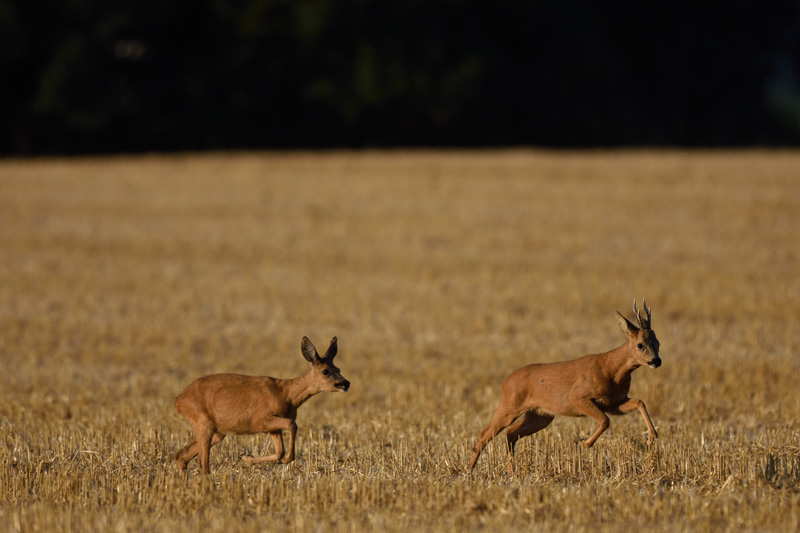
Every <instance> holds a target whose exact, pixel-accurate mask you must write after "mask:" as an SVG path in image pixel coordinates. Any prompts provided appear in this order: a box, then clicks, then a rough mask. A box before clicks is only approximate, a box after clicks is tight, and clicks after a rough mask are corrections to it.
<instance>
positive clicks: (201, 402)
mask: <svg viewBox="0 0 800 533" xmlns="http://www.w3.org/2000/svg"><path fill="white" fill-rule="evenodd" d="M300 348H301V351H302V353H303V357H305V358H306V360H307V361H308V362H309V363H311V369H309V370H308V372H306V373H305V374H303V375H302V376H299V377H296V378H294V379H277V378H271V377H269V376H244V375H241V374H213V375H210V376H204V377H201V378H198V379H197V380H195V381H194V382H192V383H191V384H190V385H189V386H188V387H186V389H185V390H184V391H183V392H182V393H181V394H180V396H178V397H177V398H176V399H175V409H177V410H178V412H179V413H180V414H181V415H183V417H184V418H186V420H187V421H188V422H189V424H190V425H191V426H192V429H193V430H194V438H193V439H192V440H191V441H190V442H189V444H187V445H186V446H184V447H183V449H181V450H180V451H178V452H177V453H176V454H175V460H176V461H177V462H178V468H179V469H180V470H181V472H183V471H185V470H186V464H187V463H188V462H189V461H191V460H192V459H194V457H195V456H197V455H199V456H200V470H201V471H202V472H203V473H206V474H208V472H209V453H210V450H211V447H212V446H213V445H215V444H217V443H219V442H221V441H222V439H224V438H225V436H226V435H230V434H234V435H244V434H248V435H249V434H254V433H268V434H269V436H270V437H272V442H273V443H274V445H275V453H274V454H272V455H268V456H265V457H247V456H245V457H242V460H243V461H245V462H246V463H250V464H258V463H267V462H277V461H281V462H282V463H290V462H292V461H293V460H294V440H295V435H296V433H297V423H295V419H297V408H298V407H300V406H301V405H302V404H303V403H304V402H305V401H306V400H308V399H309V398H311V397H312V396H314V395H315V394H318V393H320V392H326V391H328V392H334V391H342V392H347V389H349V388H350V382H349V381H347V380H346V379H344V378H343V377H342V375H341V373H340V372H339V369H338V368H336V367H335V366H334V364H333V358H334V357H335V356H336V352H337V341H336V337H334V338H333V340H331V344H330V346H329V347H328V351H327V352H325V356H324V357H320V356H319V354H318V353H317V350H316V348H314V345H313V344H311V341H310V340H308V337H303V342H302V344H301V347H300ZM283 431H288V432H289V445H288V448H289V451H288V453H286V454H284V448H283V437H282V432H283Z"/></svg>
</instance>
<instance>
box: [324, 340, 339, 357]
mask: <svg viewBox="0 0 800 533" xmlns="http://www.w3.org/2000/svg"><path fill="white" fill-rule="evenodd" d="M338 351H339V345H338V341H337V340H336V337H334V338H332V339H331V345H330V346H328V351H327V352H325V359H330V360H331V361H333V358H334V357H336V353H337V352H338Z"/></svg>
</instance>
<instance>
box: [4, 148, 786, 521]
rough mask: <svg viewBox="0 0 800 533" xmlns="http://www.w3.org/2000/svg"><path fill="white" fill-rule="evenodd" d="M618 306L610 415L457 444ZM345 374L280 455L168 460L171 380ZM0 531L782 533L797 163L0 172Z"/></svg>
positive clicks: (189, 159) (306, 158)
mask: <svg viewBox="0 0 800 533" xmlns="http://www.w3.org/2000/svg"><path fill="white" fill-rule="evenodd" d="M642 296H646V297H647V302H648V304H649V305H650V306H651V307H652V313H653V315H652V316H653V329H654V331H655V332H656V333H657V335H658V339H659V340H660V342H661V358H662V360H663V365H662V366H661V367H660V368H658V369H656V370H653V369H650V368H647V367H643V368H640V369H638V370H637V371H636V372H634V374H633V385H632V387H631V396H633V397H637V398H641V399H642V400H643V401H644V402H645V404H646V405H647V409H648V410H649V412H650V415H651V417H652V419H653V422H654V424H655V426H656V428H657V429H658V433H659V438H658V440H657V441H656V442H655V444H654V445H653V446H651V447H648V446H647V445H646V438H647V431H646V428H645V425H644V423H643V422H642V419H641V417H640V416H639V414H638V413H635V412H634V413H632V414H629V415H628V416H625V417H613V418H612V423H611V428H610V429H609V430H608V431H606V432H605V433H604V434H603V435H602V436H601V437H600V439H599V440H598V441H597V443H596V444H595V445H594V447H592V448H591V449H584V448H582V447H580V446H577V445H576V441H577V439H579V438H585V437H587V436H588V435H590V434H591V433H592V432H594V430H595V429H596V427H597V423H596V422H595V421H593V420H591V419H588V418H564V417H559V418H556V420H555V421H554V422H553V423H552V424H551V425H550V426H549V427H548V428H547V429H545V430H543V431H542V432H540V433H537V434H536V435H533V436H531V437H527V438H525V439H523V440H521V441H520V442H519V443H518V444H517V455H516V460H515V464H516V470H515V472H514V473H513V474H508V473H507V471H506V462H505V438H503V437H502V435H501V436H499V437H498V438H496V439H494V440H493V441H491V442H490V443H489V445H488V446H487V448H486V449H485V450H484V452H483V454H482V455H481V457H480V460H479V462H478V463H477V466H476V468H475V471H474V472H472V474H470V473H469V470H468V467H467V466H468V461H469V458H470V454H471V452H472V447H473V445H474V444H475V441H476V439H477V436H478V434H479V432H480V431H481V429H483V427H484V426H485V425H486V424H487V422H488V420H489V418H490V417H491V415H492V413H493V412H494V409H495V407H496V406H497V404H498V402H499V400H500V383H501V382H502V380H503V379H504V378H505V377H506V376H507V375H508V374H509V373H510V372H511V371H513V370H515V369H517V368H519V367H521V366H523V365H525V364H527V363H533V362H552V361H562V360H565V359H570V358H574V357H577V356H580V355H583V354H586V353H593V352H602V351H606V350H610V349H612V348H614V347H616V346H618V345H620V344H622V342H623V341H624V340H625V337H624V335H622V333H620V331H619V328H618V326H617V322H616V320H615V315H614V312H615V311H616V310H619V311H621V312H622V313H623V314H625V315H626V316H628V317H629V318H632V312H631V304H632V302H633V298H634V297H637V298H639V299H640V300H639V301H640V302H641V297H642ZM304 335H307V336H308V337H309V338H310V339H311V340H312V341H313V342H314V343H315V344H316V346H317V347H318V348H319V349H320V350H324V348H325V347H327V345H328V342H329V341H330V339H331V338H332V337H333V336H337V337H338V343H339V353H338V355H337V358H336V364H337V366H338V367H339V368H340V369H341V372H342V375H343V376H344V377H345V378H347V379H348V380H349V381H350V382H351V386H350V390H349V391H348V392H347V393H344V394H343V393H338V392H337V393H322V394H319V395H317V396H315V397H313V398H311V399H310V400H309V401H308V402H307V403H306V404H305V405H303V406H302V407H301V408H300V411H299V415H298V418H297V423H298V426H299V431H298V436H297V458H296V460H295V461H294V462H292V463H290V464H288V465H283V464H278V465H275V464H262V465H250V464H246V463H244V462H243V461H241V460H240V459H239V457H240V456H241V455H253V456H255V455H266V454H269V453H271V450H272V449H271V446H272V443H271V441H270V442H269V443H268V442H267V441H268V440H269V439H267V438H265V437H264V436H262V435H255V436H238V437H234V436H232V437H229V438H227V439H225V440H224V441H223V442H222V443H220V444H219V445H217V446H215V447H214V448H213V449H212V452H211V473H210V475H209V476H203V475H202V474H200V473H199V471H198V469H199V465H198V462H197V461H196V460H195V461H192V462H190V463H189V465H188V470H187V475H186V476H182V475H181V474H180V473H179V471H178V468H177V466H176V464H175V462H174V460H173V457H174V454H175V452H176V451H177V450H178V449H180V448H181V447H182V446H184V444H186V442H187V441H188V440H189V439H190V437H191V429H190V427H189V425H188V424H187V423H186V421H185V420H184V419H183V418H181V417H180V416H179V415H178V413H177V412H176V411H175V407H174V405H173V402H174V399H175V397H176V396H177V395H178V394H180V393H181V391H182V390H183V389H184V388H185V387H186V386H187V385H188V384H189V383H190V382H192V381H193V380H194V379H195V378H197V377H199V376H201V375H204V374H211V373H217V372H236V373H245V374H264V375H270V376H276V377H284V378H288V377H294V376H297V375H300V374H301V373H302V372H305V371H306V369H307V368H308V366H309V365H308V363H307V362H306V361H305V359H304V358H303V355H302V354H301V351H300V341H301V339H302V337H303V336H304ZM0 357H1V358H2V362H3V372H2V375H1V376H0V433H1V434H2V437H0V439H1V440H0V523H2V524H3V527H2V528H1V529H4V530H7V531H62V530H63V531H89V530H92V531H142V530H143V531H199V530H203V531H225V532H238V531H282V530H287V531H362V530H366V531H369V530H375V531H410V530H423V531H475V530H486V531H495V530H520V529H523V528H524V529H525V530H534V531H536V530H540V531H559V530H570V531H597V530H600V531H621V530H623V529H633V528H642V529H647V530H651V531H673V530H676V529H677V530H694V531H703V530H725V529H729V530H761V531H789V530H797V529H798V528H800V387H799V386H798V385H800V382H799V381H798V376H799V375H800V372H799V370H800V153H798V152H759V151H752V152H708V153H704V152H677V151H675V152H669V151H668V152H538V151H526V150H513V151H486V152H480V151H478V152H467V151H464V152H459V151H453V152H426V151H417V152H413V151H412V152H374V153H373V152H341V153H337V152H334V153H285V154H284V153H274V154H273V153H263V154H262V153H252V154H211V155H176V156H141V157H111V158H92V159H88V158H87V159H52V160H45V159H43V160H31V161H17V160H5V161H0Z"/></svg>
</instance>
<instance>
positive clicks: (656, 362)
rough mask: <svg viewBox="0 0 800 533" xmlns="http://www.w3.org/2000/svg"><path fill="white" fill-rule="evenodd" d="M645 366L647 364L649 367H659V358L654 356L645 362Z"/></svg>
mask: <svg viewBox="0 0 800 533" xmlns="http://www.w3.org/2000/svg"><path fill="white" fill-rule="evenodd" d="M647 366H649V367H650V368H658V367H660V366H661V358H660V357H656V358H655V359H653V360H651V361H650V362H649V363H647Z"/></svg>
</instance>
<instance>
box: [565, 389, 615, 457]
mask: <svg viewBox="0 0 800 533" xmlns="http://www.w3.org/2000/svg"><path fill="white" fill-rule="evenodd" d="M572 404H573V405H574V406H575V407H576V408H577V409H578V410H579V411H580V412H581V413H583V414H585V415H587V416H590V417H592V418H594V419H595V420H597V422H598V423H599V424H600V426H599V427H598V428H597V431H595V432H594V434H593V435H592V436H591V437H589V438H588V439H586V440H584V441H583V442H581V445H582V446H583V447H584V448H591V447H592V445H593V444H594V441H596V440H597V438H598V437H599V436H600V435H602V434H603V432H604V431H605V430H607V429H608V428H609V427H610V426H611V421H610V420H609V419H608V416H607V415H606V414H605V413H604V412H603V411H601V410H600V408H599V407H597V404H596V403H594V402H593V401H592V400H590V399H588V398H582V399H578V400H572Z"/></svg>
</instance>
